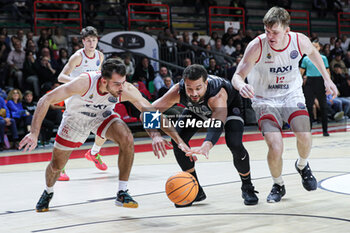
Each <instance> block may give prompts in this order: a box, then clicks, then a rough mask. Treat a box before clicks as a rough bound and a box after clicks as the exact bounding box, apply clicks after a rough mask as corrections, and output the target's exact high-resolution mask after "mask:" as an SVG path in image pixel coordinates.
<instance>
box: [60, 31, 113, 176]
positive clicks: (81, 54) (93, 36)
mask: <svg viewBox="0 0 350 233" xmlns="http://www.w3.org/2000/svg"><path fill="white" fill-rule="evenodd" d="M80 34H81V36H82V42H83V45H84V48H82V49H79V50H78V51H76V52H75V53H74V54H73V55H72V56H71V57H70V58H69V61H68V63H67V64H66V65H65V66H64V68H63V70H62V72H61V73H60V75H59V76H58V81H59V82H61V83H67V82H69V81H71V80H73V79H74V78H76V77H78V76H79V75H80V74H82V73H84V72H90V71H97V70H101V64H102V62H103V59H104V56H103V53H101V52H100V51H98V50H96V47H97V43H98V33H97V30H96V28H94V27H91V26H87V27H86V28H83V29H82V30H81V33H80ZM68 75H69V76H68ZM105 142H106V139H103V138H101V137H99V136H96V137H95V143H94V145H93V146H92V148H91V149H90V150H88V151H87V152H86V154H85V158H87V159H88V160H90V161H93V162H94V163H95V166H96V167H97V168H98V169H100V170H106V169H107V165H106V164H105V163H103V162H102V160H101V155H100V154H99V153H98V152H99V151H100V149H101V147H102V145H103V144H104V143H105ZM58 180H62V181H68V180H69V177H68V175H67V174H66V172H65V169H63V170H62V172H61V174H60V177H59V178H58Z"/></svg>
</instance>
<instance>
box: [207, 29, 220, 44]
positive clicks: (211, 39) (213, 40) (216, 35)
mask: <svg viewBox="0 0 350 233" xmlns="http://www.w3.org/2000/svg"><path fill="white" fill-rule="evenodd" d="M217 38H219V35H218V33H217V32H215V31H214V32H212V33H211V37H210V40H209V44H210V46H211V47H214V46H215V41H216V39H217Z"/></svg>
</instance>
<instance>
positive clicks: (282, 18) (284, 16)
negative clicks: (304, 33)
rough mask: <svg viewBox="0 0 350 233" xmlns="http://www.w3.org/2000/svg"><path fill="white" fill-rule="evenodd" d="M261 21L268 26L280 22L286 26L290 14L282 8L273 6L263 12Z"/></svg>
mask: <svg viewBox="0 0 350 233" xmlns="http://www.w3.org/2000/svg"><path fill="white" fill-rule="evenodd" d="M263 23H264V25H265V26H266V27H269V28H271V27H272V26H273V25H275V24H281V26H283V27H288V26H289V23H290V15H289V13H288V11H286V10H285V9H284V8H282V7H277V6H274V7H272V8H271V9H270V10H269V11H268V12H267V13H266V14H265V16H264V19H263Z"/></svg>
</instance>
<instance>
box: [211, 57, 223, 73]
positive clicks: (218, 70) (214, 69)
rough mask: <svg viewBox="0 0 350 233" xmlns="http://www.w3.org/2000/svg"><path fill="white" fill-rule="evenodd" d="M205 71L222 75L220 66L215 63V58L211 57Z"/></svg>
mask: <svg viewBox="0 0 350 233" xmlns="http://www.w3.org/2000/svg"><path fill="white" fill-rule="evenodd" d="M207 72H208V74H211V75H215V76H219V77H222V70H221V67H220V66H219V65H217V64H216V60H215V58H213V57H211V58H210V59H209V67H208V68H207Z"/></svg>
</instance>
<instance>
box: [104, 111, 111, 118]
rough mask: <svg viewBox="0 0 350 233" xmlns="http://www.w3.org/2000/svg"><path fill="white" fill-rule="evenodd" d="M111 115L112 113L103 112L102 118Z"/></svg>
mask: <svg viewBox="0 0 350 233" xmlns="http://www.w3.org/2000/svg"><path fill="white" fill-rule="evenodd" d="M111 114H112V112H111V111H109V110H107V111H105V112H104V113H102V116H103V117H104V118H106V117H108V116H110V115H111Z"/></svg>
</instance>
